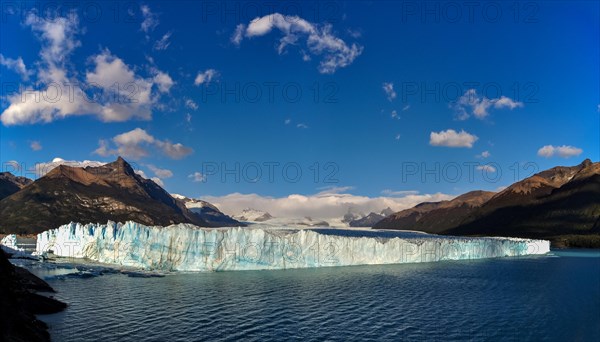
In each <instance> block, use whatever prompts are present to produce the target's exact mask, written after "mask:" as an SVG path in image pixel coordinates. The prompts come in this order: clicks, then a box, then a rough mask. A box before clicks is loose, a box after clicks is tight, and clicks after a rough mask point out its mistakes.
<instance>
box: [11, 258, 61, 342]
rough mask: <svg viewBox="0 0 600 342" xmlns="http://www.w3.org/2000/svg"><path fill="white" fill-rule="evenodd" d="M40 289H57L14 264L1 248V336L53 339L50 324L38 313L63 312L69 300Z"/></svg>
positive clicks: (33, 339)
mask: <svg viewBox="0 0 600 342" xmlns="http://www.w3.org/2000/svg"><path fill="white" fill-rule="evenodd" d="M38 292H44V293H54V292H55V291H54V289H52V287H50V285H48V283H46V282H45V281H43V280H42V279H40V278H38V277H36V276H35V275H33V274H31V273H30V272H29V271H27V270H26V269H24V268H21V267H17V266H14V265H13V264H11V263H10V261H9V260H8V255H7V254H6V253H5V252H4V251H2V250H0V316H1V317H3V319H2V320H0V340H2V341H15V342H16V341H27V342H37V341H50V334H49V333H48V326H47V325H46V324H45V323H44V322H42V321H40V320H38V319H37V318H36V317H35V315H43V314H52V313H57V312H60V311H62V310H64V309H65V308H66V307H67V304H65V303H63V302H60V301H58V300H56V299H54V298H52V296H44V295H41V294H39V293H38Z"/></svg>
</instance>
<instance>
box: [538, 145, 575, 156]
mask: <svg viewBox="0 0 600 342" xmlns="http://www.w3.org/2000/svg"><path fill="white" fill-rule="evenodd" d="M581 153H583V150H582V149H580V148H578V147H574V146H567V145H562V146H552V145H546V146H543V147H541V148H540V149H539V150H538V152H537V154H538V156H540V157H544V158H550V157H555V156H558V157H561V158H570V157H576V156H578V155H580V154H581Z"/></svg>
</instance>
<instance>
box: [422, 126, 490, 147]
mask: <svg viewBox="0 0 600 342" xmlns="http://www.w3.org/2000/svg"><path fill="white" fill-rule="evenodd" d="M477 139H479V138H478V137H477V136H475V135H473V134H469V133H467V132H465V131H464V130H462V131H460V132H459V133H457V132H456V131H455V130H453V129H448V130H445V131H440V132H431V134H430V136H429V144H430V145H432V146H446V147H468V148H471V147H473V144H474V143H475V141H477Z"/></svg>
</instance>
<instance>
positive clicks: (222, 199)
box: [202, 193, 453, 220]
mask: <svg viewBox="0 0 600 342" xmlns="http://www.w3.org/2000/svg"><path fill="white" fill-rule="evenodd" d="M452 198H453V196H450V195H446V194H442V193H436V194H424V195H418V194H407V195H406V196H403V197H367V196H356V195H351V194H343V193H318V194H314V195H298V194H293V195H289V196H287V197H268V196H260V195H257V194H240V193H233V194H229V195H226V196H218V197H217V196H205V197H203V198H202V199H203V200H206V201H208V202H210V203H212V204H214V205H216V206H217V207H218V208H219V209H221V210H222V211H223V212H225V213H227V214H229V215H235V214H238V213H240V212H241V211H242V210H243V209H245V208H254V209H257V210H263V211H266V212H269V213H270V214H271V215H273V216H275V217H288V218H300V217H305V216H310V217H312V218H320V219H325V220H327V219H335V218H338V219H339V218H341V217H342V216H343V215H344V214H346V213H347V212H348V210H349V209H352V210H353V211H355V212H362V213H370V212H380V211H381V210H383V209H385V208H387V207H390V208H391V209H392V210H394V211H400V210H403V209H407V208H411V207H413V206H415V205H417V204H419V203H422V202H435V201H442V200H449V199H452Z"/></svg>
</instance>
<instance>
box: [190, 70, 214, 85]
mask: <svg viewBox="0 0 600 342" xmlns="http://www.w3.org/2000/svg"><path fill="white" fill-rule="evenodd" d="M218 76H219V72H218V71H217V70H215V69H207V70H205V71H202V72H199V73H198V75H197V76H196V79H195V80H194V84H195V85H197V86H199V85H201V84H204V83H210V82H211V81H212V80H213V78H216V77H218Z"/></svg>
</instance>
